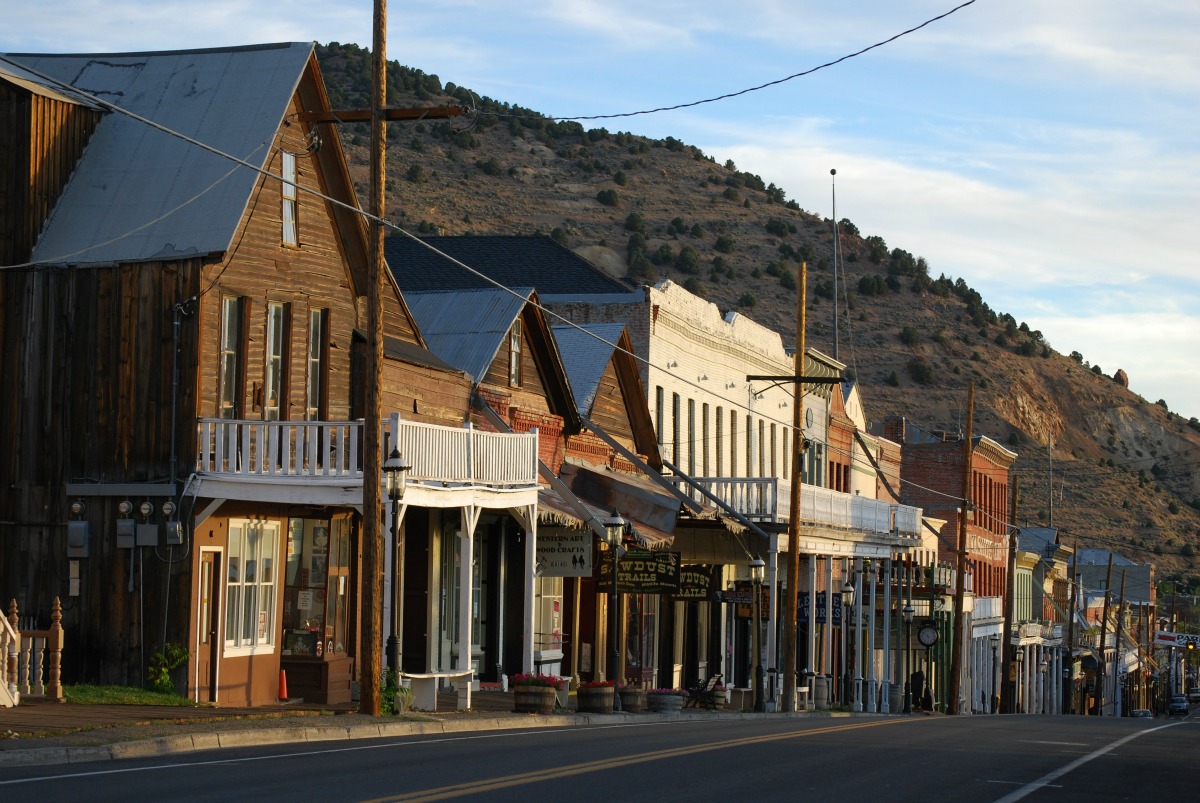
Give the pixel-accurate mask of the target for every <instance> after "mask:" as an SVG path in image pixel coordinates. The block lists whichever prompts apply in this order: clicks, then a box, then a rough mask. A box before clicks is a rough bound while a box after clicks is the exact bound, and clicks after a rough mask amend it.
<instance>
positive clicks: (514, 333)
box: [508, 317, 525, 388]
mask: <svg viewBox="0 0 1200 803" xmlns="http://www.w3.org/2000/svg"><path fill="white" fill-rule="evenodd" d="M524 330H525V327H524V325H523V324H522V321H521V318H520V317H518V318H517V319H516V320H515V321H513V325H512V328H511V329H509V330H508V385H509V387H514V388H519V387H521V379H522V376H521V374H522V372H523V369H524V364H525V342H524V339H525V331H524Z"/></svg>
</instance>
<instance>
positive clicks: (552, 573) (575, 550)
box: [534, 528, 592, 577]
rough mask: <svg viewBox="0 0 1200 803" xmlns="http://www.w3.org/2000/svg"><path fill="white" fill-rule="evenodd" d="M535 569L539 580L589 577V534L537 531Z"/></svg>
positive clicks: (590, 569) (583, 532) (590, 572)
mask: <svg viewBox="0 0 1200 803" xmlns="http://www.w3.org/2000/svg"><path fill="white" fill-rule="evenodd" d="M534 566H535V567H536V570H537V572H538V573H539V574H540V575H541V576H542V577H591V576H592V531H591V530H565V529H557V528H555V529H550V528H547V529H544V530H539V531H538V537H537V557H536V558H535V559H534Z"/></svg>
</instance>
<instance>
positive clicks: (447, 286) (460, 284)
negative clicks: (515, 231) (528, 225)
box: [384, 235, 635, 297]
mask: <svg viewBox="0 0 1200 803" xmlns="http://www.w3.org/2000/svg"><path fill="white" fill-rule="evenodd" d="M426 245H428V246H432V247H433V248H434V249H437V250H436V251H435V250H431V249H430V248H428V247H426ZM384 249H385V254H386V256H387V261H388V264H389V265H390V266H391V269H392V273H393V274H394V275H395V277H396V283H397V284H399V285H400V289H401V290H402V291H403V292H404V293H405V295H407V294H408V293H409V292H412V291H424V290H463V289H466V288H470V287H494V286H495V285H494V284H492V283H491V282H489V281H488V280H487V279H483V278H480V277H479V276H476V275H475V274H473V273H471V272H470V271H468V270H466V269H464V268H462V267H460V266H458V265H455V264H454V262H452V261H450V260H448V259H447V258H446V256H443V254H446V255H449V256H450V257H453V258H454V259H457V260H458V261H460V262H462V263H464V264H466V265H469V266H470V267H472V268H474V269H475V270H477V271H479V272H480V273H482V274H484V275H485V276H488V277H489V278H491V279H493V280H495V281H497V282H499V283H500V284H503V285H505V286H508V287H535V288H537V291H538V295H539V296H543V297H544V296H547V295H560V294H575V293H589V294H594V293H614V294H618V295H625V294H628V293H632V292H635V291H634V288H632V287H630V286H629V285H626V284H624V283H623V282H621V281H618V280H617V279H614V278H613V277H611V276H609V275H608V274H607V273H605V272H604V271H602V270H600V269H599V268H597V267H596V266H594V265H592V263H590V262H588V261H587V260H585V259H584V258H583V257H581V256H579V255H578V254H576V253H574V252H573V251H571V250H570V249H567V248H564V247H563V246H561V245H559V244H558V243H556V242H554V241H553V240H551V239H550V238H549V237H518V236H512V237H509V236H500V235H487V236H478V237H425V238H422V239H421V242H416V241H414V240H413V239H412V238H410V237H402V236H401V237H389V238H387V241H386V243H385V245H384ZM439 251H440V252H442V253H438V252H439Z"/></svg>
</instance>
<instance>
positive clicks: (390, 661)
mask: <svg viewBox="0 0 1200 803" xmlns="http://www.w3.org/2000/svg"><path fill="white" fill-rule="evenodd" d="M411 470H412V466H410V465H408V464H407V463H405V462H404V458H402V457H401V456H400V450H399V449H398V448H396V447H394V446H393V447H392V453H391V454H390V455H388V459H387V460H385V461H383V478H384V484H385V486H386V490H387V497H388V499H389V500H390V501H391V503H392V566H391V570H392V604H391V616H390V617H389V620H390V621H389V622H388V637H387V668H388V671H389V672H396V673H397V674H398V673H399V672H400V612H399V610H397V609H398V608H399V607H400V600H401V596H400V586H399V584H400V578H401V576H402V575H403V572H404V545H403V544H402V543H400V500H401V499H403V498H404V490H405V487H406V486H407V484H408V479H407V477H405V475H406V474H407V473H408V472H409V471H411Z"/></svg>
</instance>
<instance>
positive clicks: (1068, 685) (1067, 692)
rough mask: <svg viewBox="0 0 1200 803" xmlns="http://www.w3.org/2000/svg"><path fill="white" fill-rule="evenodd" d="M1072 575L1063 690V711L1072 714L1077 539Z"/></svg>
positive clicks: (1070, 579) (1074, 545)
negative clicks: (1066, 674) (1065, 676)
mask: <svg viewBox="0 0 1200 803" xmlns="http://www.w3.org/2000/svg"><path fill="white" fill-rule="evenodd" d="M1071 549H1072V552H1071V568H1070V573H1071V576H1070V577H1069V578H1068V581H1069V582H1070V583H1071V608H1070V610H1068V611H1067V671H1068V672H1069V674H1068V676H1067V680H1066V682H1065V683H1064V684H1063V685H1064V686H1065V688H1064V690H1063V700H1064V707H1063V713H1064V714H1070V713H1073V712H1074V708H1075V694H1074V691H1075V617H1076V611H1078V610H1079V582H1078V581H1077V579H1076V577H1075V573H1076V572H1077V571H1078V570H1079V540H1078V539H1076V540H1075V542H1074V543H1073V544H1072V546H1071Z"/></svg>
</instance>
